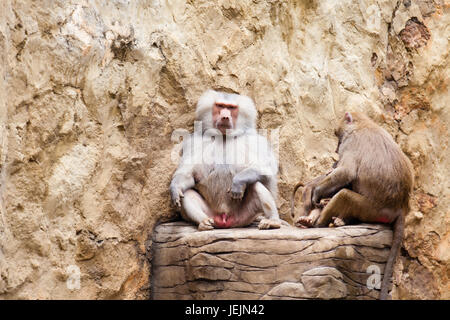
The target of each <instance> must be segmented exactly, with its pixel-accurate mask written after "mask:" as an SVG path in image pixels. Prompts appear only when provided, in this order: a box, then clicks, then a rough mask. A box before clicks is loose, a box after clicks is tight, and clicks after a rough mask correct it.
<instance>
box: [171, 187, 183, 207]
mask: <svg viewBox="0 0 450 320" xmlns="http://www.w3.org/2000/svg"><path fill="white" fill-rule="evenodd" d="M170 196H171V197H172V203H173V205H174V206H175V207H176V208H177V209H180V208H181V199H182V198H183V197H184V194H183V191H182V190H181V188H179V187H178V186H176V185H171V186H170Z"/></svg>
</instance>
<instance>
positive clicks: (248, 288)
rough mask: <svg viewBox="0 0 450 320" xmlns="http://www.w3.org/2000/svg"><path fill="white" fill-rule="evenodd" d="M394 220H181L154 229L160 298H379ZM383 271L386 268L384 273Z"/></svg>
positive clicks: (155, 284)
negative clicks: (202, 225)
mask: <svg viewBox="0 0 450 320" xmlns="http://www.w3.org/2000/svg"><path fill="white" fill-rule="evenodd" d="M391 242H392V231H391V230H390V228H389V227H388V226H384V225H369V224H359V225H352V226H344V227H339V228H320V229H319V228H312V229H297V228H294V227H287V226H283V227H282V228H281V229H276V230H258V228H257V227H256V225H252V226H250V227H248V228H236V229H216V230H212V231H201V232H199V231H197V229H196V227H194V226H192V225H190V224H188V223H185V222H182V221H178V222H170V223H164V224H160V225H158V226H157V227H156V228H155V230H154V233H153V255H152V256H153V259H152V287H151V295H152V298H153V299H377V298H378V294H379V291H378V290H375V289H369V288H368V287H367V285H366V283H367V280H368V278H369V276H371V273H368V272H367V269H368V267H369V266H371V265H376V266H378V267H379V270H380V271H381V272H383V269H384V265H385V262H386V260H387V257H388V254H389V249H390V246H391ZM381 276H382V275H381Z"/></svg>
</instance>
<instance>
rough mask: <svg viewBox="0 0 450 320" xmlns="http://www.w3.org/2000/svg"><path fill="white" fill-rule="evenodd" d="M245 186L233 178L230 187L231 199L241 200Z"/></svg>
mask: <svg viewBox="0 0 450 320" xmlns="http://www.w3.org/2000/svg"><path fill="white" fill-rule="evenodd" d="M245 187H246V184H245V183H242V182H238V181H235V180H233V184H232V185H231V189H230V192H231V199H234V200H241V199H242V198H243V197H244V192H245Z"/></svg>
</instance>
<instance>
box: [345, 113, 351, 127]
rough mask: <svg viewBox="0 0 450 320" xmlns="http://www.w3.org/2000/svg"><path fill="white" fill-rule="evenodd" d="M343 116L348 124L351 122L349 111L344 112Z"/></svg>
mask: <svg viewBox="0 0 450 320" xmlns="http://www.w3.org/2000/svg"><path fill="white" fill-rule="evenodd" d="M344 118H345V123H347V124H350V123H352V122H353V117H352V114H351V113H350V112H346V113H345V116H344Z"/></svg>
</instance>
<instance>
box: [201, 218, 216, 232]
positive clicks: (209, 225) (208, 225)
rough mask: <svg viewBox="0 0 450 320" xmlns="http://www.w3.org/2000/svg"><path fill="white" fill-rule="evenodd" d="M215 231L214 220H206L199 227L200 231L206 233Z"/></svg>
mask: <svg viewBox="0 0 450 320" xmlns="http://www.w3.org/2000/svg"><path fill="white" fill-rule="evenodd" d="M213 229H214V219H213V218H206V219H204V220H203V221H202V222H200V224H199V225H198V231H206V230H213Z"/></svg>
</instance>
